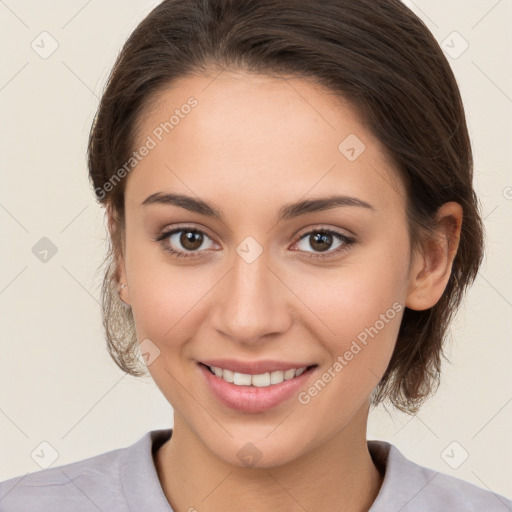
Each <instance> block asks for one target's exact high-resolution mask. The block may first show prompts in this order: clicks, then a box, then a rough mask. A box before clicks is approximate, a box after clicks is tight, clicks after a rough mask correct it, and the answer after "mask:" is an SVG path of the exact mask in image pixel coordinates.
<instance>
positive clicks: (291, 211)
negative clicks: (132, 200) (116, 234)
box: [141, 192, 375, 222]
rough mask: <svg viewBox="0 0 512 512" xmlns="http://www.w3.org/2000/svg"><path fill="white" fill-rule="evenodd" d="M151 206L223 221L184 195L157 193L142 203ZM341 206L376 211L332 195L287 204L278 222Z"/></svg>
mask: <svg viewBox="0 0 512 512" xmlns="http://www.w3.org/2000/svg"><path fill="white" fill-rule="evenodd" d="M150 204H165V205H174V206H178V207H180V208H184V209H186V210H189V211H191V212H195V213H198V214H200V215H205V216H207V217H213V218H215V219H219V220H221V221H223V216H222V213H221V211H220V210H219V208H217V207H216V206H215V205H213V204H211V203H208V202H207V201H203V200H202V199H198V198H195V197H191V196H187V195H184V194H172V193H164V192H155V193H154V194H151V195H150V196H148V197H147V198H146V199H145V200H144V201H143V202H142V203H141V206H148V205H150ZM340 206H357V207H360V208H366V209H369V210H373V211H375V208H374V207H373V206H372V205H370V204H369V203H367V202H366V201H363V200H361V199H358V198H357V197H351V196H340V195H331V196H327V197H320V198H316V199H305V200H302V201H297V202H295V203H289V204H285V205H284V206H282V207H281V208H280V209H279V212H278V214H277V220H276V222H280V221H282V220H290V219H293V218H295V217H299V216H301V215H306V214H308V213H314V212H321V211H326V210H332V209H333V208H338V207H340Z"/></svg>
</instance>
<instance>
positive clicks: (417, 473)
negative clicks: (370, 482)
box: [368, 441, 512, 512]
mask: <svg viewBox="0 0 512 512" xmlns="http://www.w3.org/2000/svg"><path fill="white" fill-rule="evenodd" d="M368 448H369V450H370V453H371V455H372V457H373V458H374V460H375V461H376V463H377V464H380V465H381V466H382V467H385V475H384V481H383V483H382V487H381V489H380V492H379V494H378V496H377V499H376V500H375V502H374V503H373V505H372V508H371V509H370V511H369V512H388V511H389V510H401V512H412V511H414V512H423V511H424V512H437V511H439V512H441V511H443V512H444V511H446V510H449V511H450V512H481V511H483V510H485V511H486V512H512V501H511V500H510V499H508V498H506V497H505V496H502V495H500V494H497V493H494V492H491V491H489V490H487V489H483V488H481V487H478V486H476V485H474V484H471V483H469V482H466V481H465V480H461V479H460V478H456V477H454V476H450V475H448V474H445V473H441V472H439V471H435V470H433V469H430V468H426V467H424V466H420V465H419V464H416V463H415V462H413V461H411V460H409V459H407V458H406V457H405V456H404V455H403V454H402V453H401V452H400V450H398V448H397V447H396V446H394V445H392V444H390V443H387V442H385V441H368Z"/></svg>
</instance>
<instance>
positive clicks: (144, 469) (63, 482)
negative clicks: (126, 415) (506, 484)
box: [0, 429, 512, 512]
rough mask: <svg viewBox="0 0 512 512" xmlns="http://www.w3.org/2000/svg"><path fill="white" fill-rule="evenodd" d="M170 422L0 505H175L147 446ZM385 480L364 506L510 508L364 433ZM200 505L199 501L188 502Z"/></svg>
mask: <svg viewBox="0 0 512 512" xmlns="http://www.w3.org/2000/svg"><path fill="white" fill-rule="evenodd" d="M171 435H172V429H161V430H152V431H150V432H147V433H146V434H145V435H144V436H143V437H141V438H140V439H139V440H138V441H137V442H136V443H134V444H132V445H131V446H128V447H126V448H119V449H117V450H112V451H110V452H106V453H102V454H100V455H96V456H94V457H89V458H88V459H84V460H81V461H77V462H72V463H70V464H65V465H61V466H56V467H51V468H47V469H43V470H40V471H35V472H32V473H27V474H26V475H22V476H18V477H15V478H11V479H9V480H4V481H3V482H0V511H1V512H22V511H23V512H56V511H57V512H99V511H100V512H173V509H172V508H171V506H170V505H169V502H168V501H167V499H166V497H165V494H164V492H163V490H162V487H161V485H160V480H159V479H158V475H157V472H156V468H155V463H154V459H153V454H154V452H155V451H156V449H157V448H158V447H159V446H161V444H162V443H164V442H165V441H166V440H168V439H169V438H170V436H171ZM368 449H369V451H370V454H371V456H372V458H373V460H374V461H375V463H376V464H377V465H378V466H379V467H380V468H381V469H382V471H384V481H383V483H382V486H381V488H380V491H379V494H378V496H377V498H376V500H375V501H374V503H373V505H372V506H371V508H370V510H369V512H399V511H400V512H413V511H414V512H437V511H439V512H441V511H442V512H446V511H449V512H462V511H464V512H472V511H474V512H477V511H478V512H507V511H508V512H511V511H512V501H511V500H509V499H507V498H505V497H504V496H501V495H499V494H495V493H492V492H490V491H488V490H485V489H481V488H480V487H477V486H475V485H473V484H470V483H469V482H466V481H464V480H460V479H458V478H455V477H453V476H449V475H446V474H444V473H439V472H437V471H434V470H432V469H428V468H425V467H423V466H420V465H418V464H416V463H414V462H412V461H410V460H408V459H407V458H405V457H404V455H402V453H401V452H400V451H399V450H398V449H397V448H396V447H395V446H393V445H392V444H390V443H387V442H385V441H373V440H369V441H368ZM190 507H191V509H192V510H193V507H195V508H196V509H197V510H198V511H200V510H201V503H200V501H199V500H198V503H191V504H190Z"/></svg>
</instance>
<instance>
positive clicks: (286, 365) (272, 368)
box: [200, 359, 312, 375]
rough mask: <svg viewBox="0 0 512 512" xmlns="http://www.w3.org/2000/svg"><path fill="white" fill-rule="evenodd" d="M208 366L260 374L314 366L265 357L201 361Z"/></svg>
mask: <svg viewBox="0 0 512 512" xmlns="http://www.w3.org/2000/svg"><path fill="white" fill-rule="evenodd" d="M200 362H201V363H203V364H206V365H207V366H215V367H217V368H222V369H225V370H231V371H232V372H237V373H248V374H251V375H259V374H262V373H266V372H276V371H286V370H291V369H292V368H293V369H295V368H304V367H308V366H312V364H310V363H294V362H285V361H275V360H268V359H265V360H263V361H239V360H235V359H208V360H204V361H200Z"/></svg>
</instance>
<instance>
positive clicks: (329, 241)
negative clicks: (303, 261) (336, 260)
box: [296, 229, 356, 259]
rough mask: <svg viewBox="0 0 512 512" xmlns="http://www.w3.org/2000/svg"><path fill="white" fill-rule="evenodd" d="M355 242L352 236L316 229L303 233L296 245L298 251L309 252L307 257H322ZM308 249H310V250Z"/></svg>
mask: <svg viewBox="0 0 512 512" xmlns="http://www.w3.org/2000/svg"><path fill="white" fill-rule="evenodd" d="M355 242H356V240H355V239H354V238H351V237H348V236H346V235H344V234H342V233H338V232H337V231H332V230H329V229H316V230H313V231H309V232H308V233H306V234H304V235H303V236H302V237H301V238H300V240H299V242H298V243H297V244H296V245H297V246H298V248H299V250H300V251H302V252H305V253H309V254H308V257H309V258H312V259H314V258H320V259H322V258H329V257H331V256H336V255H339V254H341V253H342V252H343V251H346V250H347V249H348V248H349V247H350V246H351V245H352V244H354V243H355ZM301 244H302V247H301ZM333 245H334V247H333ZM308 249H312V251H311V250H308ZM322 253H324V254H322Z"/></svg>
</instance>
